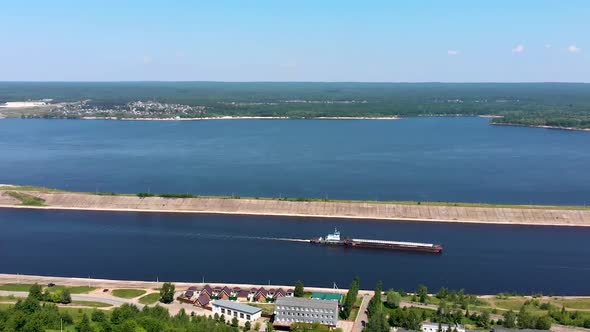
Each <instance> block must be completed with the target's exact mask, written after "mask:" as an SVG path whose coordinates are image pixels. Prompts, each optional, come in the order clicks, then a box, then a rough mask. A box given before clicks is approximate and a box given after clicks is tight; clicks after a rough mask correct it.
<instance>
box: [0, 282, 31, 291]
mask: <svg viewBox="0 0 590 332" xmlns="http://www.w3.org/2000/svg"><path fill="white" fill-rule="evenodd" d="M31 286H33V285H32V284H4V285H0V290H3V291H10V292H28V291H29V289H30V288H31Z"/></svg>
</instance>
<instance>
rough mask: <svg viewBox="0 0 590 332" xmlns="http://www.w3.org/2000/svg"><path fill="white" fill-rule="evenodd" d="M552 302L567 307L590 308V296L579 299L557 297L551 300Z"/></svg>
mask: <svg viewBox="0 0 590 332" xmlns="http://www.w3.org/2000/svg"><path fill="white" fill-rule="evenodd" d="M550 302H551V303H552V304H554V305H557V306H559V307H561V306H562V305H563V306H565V307H566V309H582V310H590V298H579V299H556V300H553V299H552V300H551V301H550Z"/></svg>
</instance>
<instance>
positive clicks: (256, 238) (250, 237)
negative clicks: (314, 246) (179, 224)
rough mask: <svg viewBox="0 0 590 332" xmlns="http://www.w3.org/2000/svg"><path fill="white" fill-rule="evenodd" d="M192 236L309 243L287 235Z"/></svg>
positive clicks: (192, 235) (196, 235) (197, 234)
mask: <svg viewBox="0 0 590 332" xmlns="http://www.w3.org/2000/svg"><path fill="white" fill-rule="evenodd" d="M191 237H199V238H210V239H223V240H262V241H285V242H300V243H309V242H310V240H307V239H294V238H286V237H270V236H249V235H229V234H228V235H223V234H206V233H192V234H191Z"/></svg>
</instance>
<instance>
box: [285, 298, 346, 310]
mask: <svg viewBox="0 0 590 332" xmlns="http://www.w3.org/2000/svg"><path fill="white" fill-rule="evenodd" d="M275 305H277V306H279V305H285V306H296V307H307V308H318V309H335V310H338V302H336V301H331V300H320V299H306V298H303V297H279V298H278V299H277V300H276V302H275Z"/></svg>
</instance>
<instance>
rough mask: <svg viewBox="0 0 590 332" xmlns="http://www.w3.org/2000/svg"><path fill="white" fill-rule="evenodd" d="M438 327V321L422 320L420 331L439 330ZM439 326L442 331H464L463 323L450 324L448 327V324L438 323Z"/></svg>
mask: <svg viewBox="0 0 590 332" xmlns="http://www.w3.org/2000/svg"><path fill="white" fill-rule="evenodd" d="M438 327H439V325H438V323H431V322H423V323H422V332H439V331H438ZM440 328H441V330H442V332H452V331H455V329H457V331H458V332H465V326H463V325H451V326H450V328H449V325H448V324H440Z"/></svg>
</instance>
